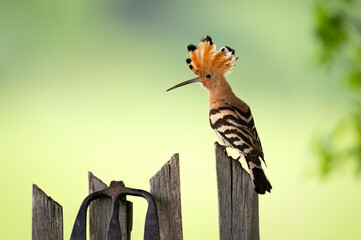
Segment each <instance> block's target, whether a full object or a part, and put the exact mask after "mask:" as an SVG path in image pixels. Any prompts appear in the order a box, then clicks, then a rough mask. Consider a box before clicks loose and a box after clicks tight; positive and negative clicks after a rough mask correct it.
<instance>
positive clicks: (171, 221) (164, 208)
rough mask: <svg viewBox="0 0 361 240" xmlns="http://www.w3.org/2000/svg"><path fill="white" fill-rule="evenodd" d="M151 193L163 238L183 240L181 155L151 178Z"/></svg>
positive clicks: (173, 157)
mask: <svg viewBox="0 0 361 240" xmlns="http://www.w3.org/2000/svg"><path fill="white" fill-rule="evenodd" d="M150 193H151V194H152V195H153V197H154V200H155V203H156V205H157V211H158V217H159V232H160V239H161V240H182V239H183V230H182V210H181V192H180V176H179V155H178V154H174V155H173V156H172V158H171V159H170V160H169V161H168V162H167V163H166V164H164V165H163V167H162V168H161V169H160V170H159V171H158V172H157V173H156V174H155V175H154V176H153V177H152V178H151V179H150Z"/></svg>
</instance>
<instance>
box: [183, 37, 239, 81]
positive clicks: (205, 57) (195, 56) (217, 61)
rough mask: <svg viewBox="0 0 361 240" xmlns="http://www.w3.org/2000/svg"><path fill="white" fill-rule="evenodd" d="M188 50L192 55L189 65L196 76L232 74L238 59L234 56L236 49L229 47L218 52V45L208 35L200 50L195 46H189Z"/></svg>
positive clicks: (188, 61)
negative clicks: (204, 73)
mask: <svg viewBox="0 0 361 240" xmlns="http://www.w3.org/2000/svg"><path fill="white" fill-rule="evenodd" d="M204 42H205V44H204ZM187 48H188V52H189V55H190V58H188V59H187V64H188V66H189V68H190V69H191V70H192V71H193V73H194V74H196V75H199V74H200V73H203V72H209V71H212V72H217V73H218V74H222V75H227V74H230V73H231V72H232V71H233V69H234V66H235V65H234V63H235V62H236V61H237V59H238V57H237V58H236V57H235V56H234V53H235V51H234V49H232V48H230V47H228V46H225V47H222V48H221V49H219V50H218V51H217V52H216V45H215V44H214V43H213V40H212V38H211V37H210V36H208V35H207V36H206V37H203V38H202V40H201V42H200V43H199V44H198V48H197V47H196V46H195V45H193V44H190V45H188V46H187Z"/></svg>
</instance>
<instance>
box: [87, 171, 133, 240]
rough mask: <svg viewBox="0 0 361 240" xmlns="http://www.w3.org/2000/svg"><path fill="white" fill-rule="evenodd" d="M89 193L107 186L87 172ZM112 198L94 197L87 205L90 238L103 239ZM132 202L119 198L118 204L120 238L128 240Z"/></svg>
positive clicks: (93, 239)
mask: <svg viewBox="0 0 361 240" xmlns="http://www.w3.org/2000/svg"><path fill="white" fill-rule="evenodd" d="M88 180H89V194H91V193H93V192H97V191H100V190H103V189H106V188H107V187H108V186H107V185H106V184H105V183H103V182H102V181H101V180H100V179H99V178H97V177H96V176H94V175H93V174H92V173H91V172H88ZM111 209H112V200H111V199H110V198H100V199H96V200H94V201H93V202H91V203H90V205H89V232H90V234H89V236H90V240H104V239H105V235H106V233H107V227H108V223H109V220H110V213H111ZM132 218H133V203H132V202H129V201H126V200H121V201H120V205H119V223H120V228H121V231H122V239H123V240H130V236H131V231H132Z"/></svg>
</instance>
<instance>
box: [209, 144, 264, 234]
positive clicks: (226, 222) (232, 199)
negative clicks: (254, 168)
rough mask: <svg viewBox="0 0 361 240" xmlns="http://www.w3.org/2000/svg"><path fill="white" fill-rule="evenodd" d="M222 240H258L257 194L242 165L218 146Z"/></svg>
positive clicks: (218, 183)
mask: <svg viewBox="0 0 361 240" xmlns="http://www.w3.org/2000/svg"><path fill="white" fill-rule="evenodd" d="M215 155H216V169H217V188H218V212H219V213H218V218H219V239H220V240H259V216H258V215H259V214H258V194H257V193H256V192H255V191H254V189H253V185H252V182H251V178H250V176H249V174H248V173H247V171H246V170H244V169H243V168H242V166H241V164H240V163H239V161H237V160H235V159H232V158H231V157H228V154H227V152H226V150H225V148H224V147H222V146H221V145H219V144H218V143H215Z"/></svg>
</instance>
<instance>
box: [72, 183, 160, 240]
mask: <svg viewBox="0 0 361 240" xmlns="http://www.w3.org/2000/svg"><path fill="white" fill-rule="evenodd" d="M126 195H131V196H137V197H143V198H145V199H146V200H147V202H148V210H147V215H146V219H145V226H144V240H159V239H160V237H159V220H158V213H157V207H156V205H155V202H154V199H153V197H152V195H151V194H150V193H148V192H146V191H143V190H139V189H133V188H127V187H125V186H124V183H123V182H122V181H112V182H111V183H110V186H109V187H108V188H107V189H105V190H102V191H98V192H95V193H92V194H90V195H89V196H87V197H86V198H85V199H84V201H83V203H82V204H81V206H80V209H79V212H78V215H77V217H76V219H75V223H74V227H73V231H72V233H71V236H70V240H86V214H87V208H88V206H89V204H90V202H91V201H93V200H95V199H98V198H102V197H108V198H111V199H112V206H113V207H112V212H111V217H110V221H109V224H108V229H107V234H106V240H122V236H121V231H120V224H119V219H118V215H119V200H120V199H122V198H124V197H125V196H126Z"/></svg>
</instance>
